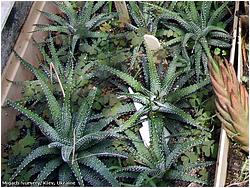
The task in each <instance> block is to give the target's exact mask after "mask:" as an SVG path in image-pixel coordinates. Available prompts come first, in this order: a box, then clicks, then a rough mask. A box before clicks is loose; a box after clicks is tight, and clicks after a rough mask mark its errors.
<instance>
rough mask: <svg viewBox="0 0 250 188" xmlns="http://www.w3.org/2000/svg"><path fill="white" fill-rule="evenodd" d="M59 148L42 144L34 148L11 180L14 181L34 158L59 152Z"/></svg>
mask: <svg viewBox="0 0 250 188" xmlns="http://www.w3.org/2000/svg"><path fill="white" fill-rule="evenodd" d="M57 153H58V150H57V149H55V148H49V147H48V146H40V147H38V148H36V149H35V150H33V151H32V152H31V153H30V154H29V155H28V156H27V157H26V158H25V159H24V160H23V162H22V163H21V164H20V165H19V166H18V167H17V169H16V171H15V173H14V174H13V175H12V176H11V178H10V181H13V180H14V178H15V177H16V176H17V175H18V174H19V173H20V172H21V171H22V170H23V169H24V168H25V167H26V166H27V165H28V164H29V163H30V162H32V161H33V160H35V159H37V158H39V157H41V156H45V155H49V154H57Z"/></svg>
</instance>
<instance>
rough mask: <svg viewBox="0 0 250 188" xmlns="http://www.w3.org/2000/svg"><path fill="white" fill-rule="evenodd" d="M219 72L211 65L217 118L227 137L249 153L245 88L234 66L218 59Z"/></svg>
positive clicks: (247, 109)
mask: <svg viewBox="0 0 250 188" xmlns="http://www.w3.org/2000/svg"><path fill="white" fill-rule="evenodd" d="M215 59H216V62H217V64H218V65H217V66H218V67H219V70H217V68H215V67H214V66H213V64H212V63H209V70H210V76H211V81H212V85H213V88H214V92H215V94H216V100H215V104H216V107H217V110H218V113H217V116H218V118H219V119H220V120H221V122H222V126H223V127H224V129H225V130H226V132H227V135H228V136H229V137H230V138H231V139H232V140H235V141H237V142H239V143H240V144H241V145H242V149H243V150H244V151H246V152H249V106H248V104H249V102H248V92H247V90H246V88H245V86H244V85H243V84H241V83H239V81H238V80H237V77H236V73H235V70H234V68H233V65H232V64H230V63H228V61H227V60H226V59H225V60H224V61H223V60H221V59H220V58H218V57H216V58H215Z"/></svg>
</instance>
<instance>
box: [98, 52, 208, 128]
mask: <svg viewBox="0 0 250 188" xmlns="http://www.w3.org/2000/svg"><path fill="white" fill-rule="evenodd" d="M177 61H178V58H177V57H176V58H175V59H174V61H173V62H171V63H170V65H169V68H168V70H167V71H165V72H164V71H163V72H161V71H158V70H157V66H156V64H155V62H156V57H155V56H153V52H152V51H151V50H150V49H148V48H147V47H146V56H144V58H143V59H142V61H141V65H142V68H143V79H142V80H141V81H137V80H136V79H135V78H134V77H133V76H131V75H129V74H127V73H125V72H122V71H119V70H116V69H114V68H112V67H109V66H106V65H102V64H97V66H98V67H99V69H101V70H106V71H108V72H110V73H111V74H113V75H116V76H117V77H118V78H119V79H121V80H123V81H124V82H126V83H127V84H128V86H129V87H131V88H133V89H134V91H135V93H134V94H130V93H122V96H124V97H125V98H132V99H133V100H134V101H136V102H139V103H141V104H143V106H144V107H145V109H147V112H148V113H149V112H162V113H165V114H166V115H168V117H169V118H173V119H177V120H179V121H182V122H184V123H187V124H190V125H193V126H195V127H199V128H202V127H200V126H199V125H197V123H195V121H194V119H193V118H192V117H191V116H190V115H189V114H188V113H186V112H185V111H184V110H182V109H181V108H180V107H178V105H179V102H180V101H181V100H182V99H184V98H185V97H187V96H188V95H190V94H192V93H194V92H195V91H197V90H198V89H201V88H202V87H205V86H206V85H207V84H208V83H209V82H210V81H209V80H208V79H206V80H203V81H201V82H199V83H197V84H193V85H189V86H187V87H183V86H184V85H185V84H186V83H187V81H188V80H189V78H190V77H192V76H193V72H192V71H190V70H188V69H180V70H177V66H176V65H177Z"/></svg>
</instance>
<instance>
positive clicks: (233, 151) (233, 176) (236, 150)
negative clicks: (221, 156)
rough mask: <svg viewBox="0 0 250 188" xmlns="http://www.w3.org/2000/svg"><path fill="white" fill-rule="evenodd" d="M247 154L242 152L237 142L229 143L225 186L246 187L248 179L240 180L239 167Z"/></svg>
mask: <svg viewBox="0 0 250 188" xmlns="http://www.w3.org/2000/svg"><path fill="white" fill-rule="evenodd" d="M246 158H247V155H246V153H243V152H242V151H241V149H240V146H239V145H238V144H234V143H230V146H229V154H228V170H227V179H226V184H225V186H227V187H248V186H249V180H247V181H242V180H241V179H240V176H241V168H242V166H243V164H244V161H245V160H246Z"/></svg>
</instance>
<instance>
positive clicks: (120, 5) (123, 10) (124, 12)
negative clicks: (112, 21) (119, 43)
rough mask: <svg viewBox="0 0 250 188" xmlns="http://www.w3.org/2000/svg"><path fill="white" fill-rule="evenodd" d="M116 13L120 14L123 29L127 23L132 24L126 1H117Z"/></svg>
mask: <svg viewBox="0 0 250 188" xmlns="http://www.w3.org/2000/svg"><path fill="white" fill-rule="evenodd" d="M115 8H116V11H117V12H118V13H119V20H120V22H121V26H122V27H123V26H124V24H125V23H129V22H130V18H129V13H128V9H127V5H126V2H125V1H115Z"/></svg>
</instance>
